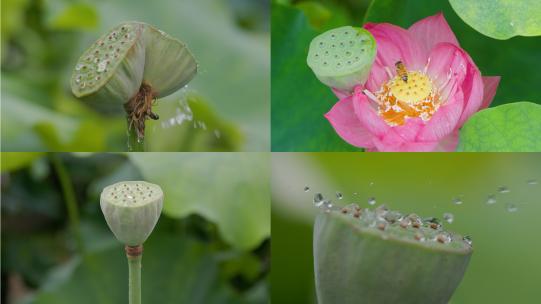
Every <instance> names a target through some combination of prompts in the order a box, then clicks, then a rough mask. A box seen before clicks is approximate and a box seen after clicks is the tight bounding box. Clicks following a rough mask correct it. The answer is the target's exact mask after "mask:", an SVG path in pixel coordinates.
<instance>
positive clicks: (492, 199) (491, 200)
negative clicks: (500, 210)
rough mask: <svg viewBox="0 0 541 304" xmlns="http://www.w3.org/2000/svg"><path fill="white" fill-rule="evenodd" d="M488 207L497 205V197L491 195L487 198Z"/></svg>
mask: <svg viewBox="0 0 541 304" xmlns="http://www.w3.org/2000/svg"><path fill="white" fill-rule="evenodd" d="M486 203H487V205H493V204H496V196H495V195H494V194H491V195H489V196H488V197H487V202H486Z"/></svg>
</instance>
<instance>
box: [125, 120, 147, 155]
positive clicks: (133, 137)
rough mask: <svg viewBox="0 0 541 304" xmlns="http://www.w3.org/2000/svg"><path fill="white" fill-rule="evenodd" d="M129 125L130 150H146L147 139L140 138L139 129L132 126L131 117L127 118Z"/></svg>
mask: <svg viewBox="0 0 541 304" xmlns="http://www.w3.org/2000/svg"><path fill="white" fill-rule="evenodd" d="M126 121H127V126H128V131H127V134H128V152H145V139H144V137H143V138H139V136H138V135H137V129H136V128H135V127H134V126H132V125H131V124H132V123H131V119H130V118H129V117H128V118H127V119H126Z"/></svg>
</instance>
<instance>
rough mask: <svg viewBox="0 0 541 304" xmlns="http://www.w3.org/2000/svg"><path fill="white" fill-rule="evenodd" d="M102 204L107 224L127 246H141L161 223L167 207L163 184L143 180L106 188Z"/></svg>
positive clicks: (120, 183)
mask: <svg viewBox="0 0 541 304" xmlns="http://www.w3.org/2000/svg"><path fill="white" fill-rule="evenodd" d="M100 206H101V211H102V212H103V215H104V216H105V220H106V221H107V225H109V228H110V229H111V231H112V232H113V234H114V235H115V237H116V238H117V239H118V240H119V241H120V242H122V243H123V244H125V245H128V246H137V245H141V244H143V243H144V242H145V240H146V239H147V238H148V236H149V235H150V233H151V232H152V230H153V229H154V226H155V225H156V223H157V222H158V219H159V217H160V213H161V211H162V206H163V192H162V189H161V188H160V186H158V185H155V184H151V183H147V182H143V181H126V182H119V183H116V184H113V185H110V186H108V187H105V189H103V191H102V193H101V197H100Z"/></svg>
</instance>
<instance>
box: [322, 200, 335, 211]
mask: <svg viewBox="0 0 541 304" xmlns="http://www.w3.org/2000/svg"><path fill="white" fill-rule="evenodd" d="M332 207H333V204H332V202H331V201H324V202H323V211H325V212H326V213H329V212H331V210H332Z"/></svg>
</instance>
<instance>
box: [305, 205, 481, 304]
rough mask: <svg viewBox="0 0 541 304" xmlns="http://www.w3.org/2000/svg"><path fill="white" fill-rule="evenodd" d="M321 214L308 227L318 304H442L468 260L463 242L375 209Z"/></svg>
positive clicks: (425, 223) (431, 224)
mask: <svg viewBox="0 0 541 304" xmlns="http://www.w3.org/2000/svg"><path fill="white" fill-rule="evenodd" d="M325 211H326V212H322V213H321V214H319V215H318V216H317V218H316V222H315V226H314V270H315V280H316V290H317V298H318V303H320V304H332V303H342V304H350V303H356V304H357V303H361V304H362V303H371V304H373V303H376V304H377V303H406V304H407V303H448V301H449V299H450V298H451V296H452V294H453V292H454V290H455V289H456V287H457V286H458V284H459V283H460V281H461V279H462V277H463V275H464V272H465V271H466V267H467V266H468V262H469V259H470V256H471V254H472V247H471V240H470V239H469V238H467V237H465V238H463V237H462V236H460V235H458V234H454V233H451V232H448V231H445V230H444V229H443V227H442V226H441V224H439V223H438V222H437V220H436V219H431V220H422V219H420V218H419V217H418V216H417V215H415V214H411V215H402V214H400V213H399V212H396V211H389V210H388V209H386V208H384V207H381V206H380V207H378V208H376V210H370V209H368V208H367V209H361V208H359V207H358V206H356V205H350V206H348V207H345V208H342V209H341V210H325Z"/></svg>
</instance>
